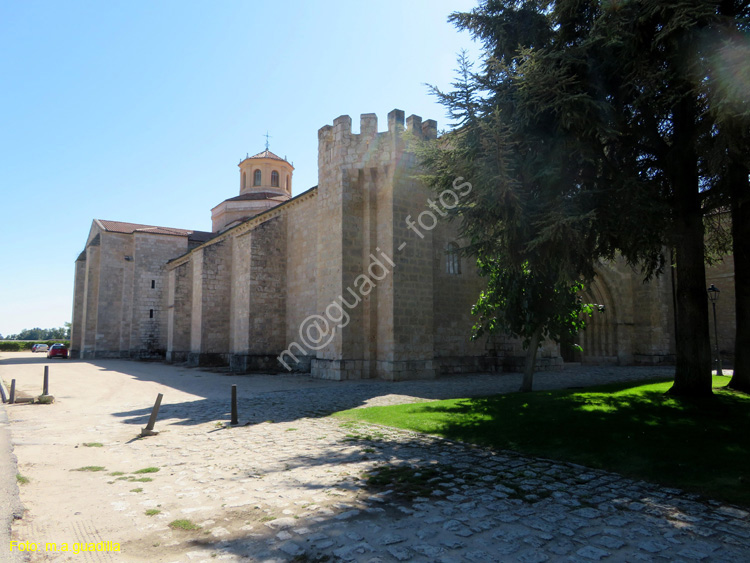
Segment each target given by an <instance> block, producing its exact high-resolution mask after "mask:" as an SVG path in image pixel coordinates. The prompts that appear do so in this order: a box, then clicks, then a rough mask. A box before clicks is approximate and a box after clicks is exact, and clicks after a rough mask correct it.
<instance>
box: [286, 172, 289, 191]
mask: <svg viewBox="0 0 750 563" xmlns="http://www.w3.org/2000/svg"><path fill="white" fill-rule="evenodd" d="M286 193H289V174H287V175H286Z"/></svg>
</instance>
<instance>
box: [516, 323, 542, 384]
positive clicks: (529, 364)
mask: <svg viewBox="0 0 750 563" xmlns="http://www.w3.org/2000/svg"><path fill="white" fill-rule="evenodd" d="M541 336H542V327H541V326H540V327H539V328H537V329H536V330H535V331H534V334H532V335H531V342H529V348H528V349H527V350H526V364H525V365H524V368H523V381H522V382H521V389H519V391H521V392H522V393H528V392H530V391H532V387H533V386H534V367H535V366H536V353H537V351H538V350H539V339H540V338H541Z"/></svg>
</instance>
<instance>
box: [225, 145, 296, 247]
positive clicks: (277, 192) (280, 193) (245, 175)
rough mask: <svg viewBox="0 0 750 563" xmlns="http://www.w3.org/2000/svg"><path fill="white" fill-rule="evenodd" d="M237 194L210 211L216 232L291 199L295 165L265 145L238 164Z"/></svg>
mask: <svg viewBox="0 0 750 563" xmlns="http://www.w3.org/2000/svg"><path fill="white" fill-rule="evenodd" d="M238 166H239V168H240V195H238V196H236V197H233V198H231V199H227V200H225V201H223V202H222V203H220V204H219V205H217V206H216V207H214V208H213V209H212V210H211V223H212V225H213V231H214V232H215V233H218V232H221V231H225V230H227V229H229V228H231V227H233V226H235V225H237V224H239V223H241V222H242V221H245V220H247V219H249V218H250V217H253V216H255V215H258V214H259V213H263V212H264V211H266V210H268V209H271V208H272V207H275V206H277V205H279V204H280V203H283V202H285V201H287V200H288V199H291V197H292V174H293V173H294V166H292V164H291V163H290V162H289V161H288V160H287V159H286V158H281V157H280V156H278V155H275V154H274V153H272V152H271V151H270V150H268V148H266V150H264V151H263V152H259V153H258V154H256V155H253V156H247V157H245V158H244V159H243V160H241V161H240V163H239V165H238Z"/></svg>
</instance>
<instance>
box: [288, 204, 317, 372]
mask: <svg viewBox="0 0 750 563" xmlns="http://www.w3.org/2000/svg"><path fill="white" fill-rule="evenodd" d="M313 193H314V194H315V195H314V196H312V197H308V198H306V199H303V200H301V201H293V202H291V203H289V204H287V205H285V207H284V210H285V213H286V225H287V227H286V300H287V301H286V308H285V311H286V312H285V314H286V323H285V327H286V334H285V342H284V348H283V349H286V348H287V347H288V346H290V345H291V344H292V343H293V342H297V341H298V340H299V338H300V337H299V331H300V326H302V323H303V321H304V320H305V319H306V318H308V317H309V316H310V315H312V314H314V313H315V312H316V311H317V300H318V291H317V270H318V225H319V223H320V220H321V219H320V216H319V214H318V196H317V193H318V192H317V191H315V192H313ZM307 352H308V353H307V354H305V355H304V357H303V354H299V353H298V354H296V357H297V358H298V360H299V361H298V362H296V363H295V362H294V361H293V360H291V359H290V360H289V361H290V362H291V364H289V367H290V368H291V369H294V370H309V368H310V356H311V354H310V353H309V352H310V351H309V350H308V351H307Z"/></svg>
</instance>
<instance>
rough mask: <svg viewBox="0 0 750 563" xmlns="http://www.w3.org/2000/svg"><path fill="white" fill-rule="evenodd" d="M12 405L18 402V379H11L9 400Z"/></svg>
mask: <svg viewBox="0 0 750 563" xmlns="http://www.w3.org/2000/svg"><path fill="white" fill-rule="evenodd" d="M8 402H9V403H10V404H11V405H12V404H13V403H15V402H16V380H15V379H11V380H10V400H9V401H8Z"/></svg>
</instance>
